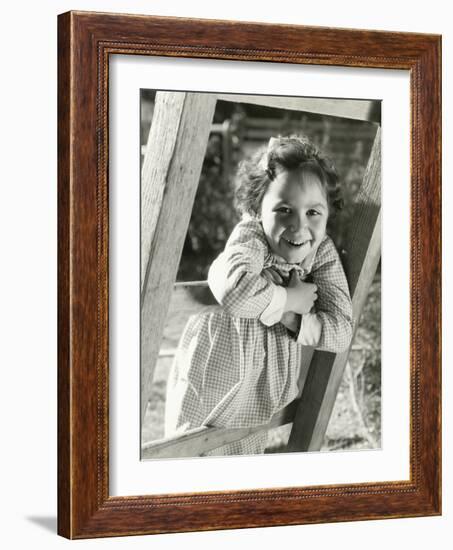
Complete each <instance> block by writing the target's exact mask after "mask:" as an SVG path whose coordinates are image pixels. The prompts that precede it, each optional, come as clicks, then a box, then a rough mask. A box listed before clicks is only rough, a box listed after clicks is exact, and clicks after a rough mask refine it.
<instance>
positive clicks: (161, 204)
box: [141, 92, 381, 459]
mask: <svg viewBox="0 0 453 550" xmlns="http://www.w3.org/2000/svg"><path fill="white" fill-rule="evenodd" d="M218 99H221V100H224V101H235V102H241V103H253V104H259V105H263V106H268V107H274V108H282V109H283V108H284V109H293V110H298V111H303V112H312V113H319V114H325V115H332V116H337V117H345V118H352V119H358V120H367V121H372V122H373V118H374V108H373V107H374V104H375V102H372V101H353V100H336V99H333V100H324V99H323V100H319V99H314V98H284V97H270V96H266V97H264V96H240V95H214V94H202V93H186V92H157V94H156V101H155V108H154V114H153V120H152V125H151V130H150V133H149V138H148V143H147V146H146V149H145V158H144V163H143V169H142V207H141V208H142V210H141V216H142V242H141V257H142V266H141V327H142V328H141V415H142V421H143V419H144V414H145V410H146V405H147V403H148V400H149V396H150V393H151V386H152V382H153V374H154V368H155V365H156V361H157V358H158V354H159V348H160V343H161V340H162V335H163V329H164V324H165V319H166V317H167V311H168V307H169V304H170V299H171V296H172V293H173V292H174V287H175V278H176V273H177V270H178V264H179V260H180V256H181V253H182V248H183V244H184V239H185V235H186V231H187V227H188V225H189V220H190V215H191V212H192V206H193V201H194V198H195V193H196V189H197V186H198V181H199V177H200V173H201V167H202V163H203V158H204V154H205V151H206V146H207V143H208V138H209V133H210V130H211V124H212V118H213V114H214V109H215V104H216V101H217V100H218ZM380 151H381V149H380V127H379V124H377V123H376V135H375V138H374V144H373V147H372V151H371V154H370V157H369V160H368V165H367V168H366V171H365V174H364V177H363V182H362V185H361V188H360V190H359V191H358V194H357V196H356V200H355V205H354V214H353V216H352V219H351V220H350V223H349V225H348V232H347V236H346V241H345V242H346V245H345V247H344V248H345V253H344V254H343V257H342V260H343V265H344V268H345V272H346V277H347V279H348V283H349V289H350V293H351V298H352V305H353V316H354V320H355V327H357V324H358V320H359V318H360V315H361V312H362V309H363V306H364V303H365V299H366V296H367V293H368V290H369V288H370V285H371V282H372V280H373V277H374V275H375V272H376V268H377V265H378V263H379V259H380V255H381V224H380V220H381V216H380V204H381V201H380V176H381V156H380ZM200 284H203V282H201V283H200ZM178 286H179V287H180V289H179V291H184V284H182V285H178ZM193 313H196V311H194V312H193ZM348 354H349V350H348V351H345V352H343V353H338V354H335V353H331V352H326V351H320V350H315V349H313V348H306V350H305V353H303V354H302V355H303V360H302V364H301V368H300V380H299V387H300V388H301V393H300V396H299V397H298V398H297V399H296V400H295V401H293V402H292V403H291V404H290V405H288V406H287V407H286V408H285V409H283V410H282V411H279V412H278V413H277V414H276V415H275V416H274V417H273V418H272V420H271V421H270V422H269V423H268V424H265V425H262V426H255V427H253V428H235V429H227V428H213V427H200V428H196V429H193V430H190V431H188V432H186V433H184V434H183V435H179V436H176V437H172V438H167V439H162V440H158V441H151V442H146V441H142V452H141V457H142V459H147V458H158V457H188V456H199V455H201V454H202V453H205V452H206V451H209V450H212V449H215V448H217V447H220V446H222V445H225V444H226V443H231V442H233V441H237V440H240V439H243V438H244V437H247V436H249V435H251V434H253V433H256V432H258V431H262V430H269V429H271V428H275V427H277V426H282V425H284V424H289V423H292V429H291V434H290V437H289V442H288V447H287V450H288V451H316V450H319V449H320V448H321V445H322V443H323V439H324V435H325V433H326V430H327V425H328V422H329V419H330V416H331V413H332V409H333V406H334V403H335V399H336V396H337V393H338V389H339V386H340V382H341V379H342V376H343V372H344V369H345V366H346V362H347V358H348Z"/></svg>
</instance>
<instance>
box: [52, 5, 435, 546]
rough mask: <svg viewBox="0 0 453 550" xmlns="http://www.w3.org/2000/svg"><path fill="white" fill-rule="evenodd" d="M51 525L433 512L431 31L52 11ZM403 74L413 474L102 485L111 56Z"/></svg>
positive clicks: (166, 524)
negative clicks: (146, 490)
mask: <svg viewBox="0 0 453 550" xmlns="http://www.w3.org/2000/svg"><path fill="white" fill-rule="evenodd" d="M58 25H59V26H58V46H59V62H58V63H59V65H58V69H59V74H58V87H59V96H58V99H59V102H58V117H59V122H58V154H59V164H58V257H59V274H58V294H59V298H58V331H59V339H58V411H59V412H58V532H59V534H61V535H63V536H65V537H68V538H89V537H102V536H120V535H132V534H151V533H164V532H181V531H198V530H209V529H229V528H243V527H260V526H270V525H293V524H303V523H321V522H332V521H353V520H363V519H379V518H391V517H415V516H428V515H438V514H440V513H441V472H440V462H441V432H440V425H441V409H440V406H441V377H440V357H441V331H440V304H441V301H440V295H441V275H440V273H441V259H440V254H441V252H440V250H441V240H440V223H441V220H440V201H441V191H440V185H441V175H440V170H441V134H440V132H441V130H440V128H441V125H440V109H441V83H440V79H441V77H440V74H441V72H440V59H441V57H440V56H441V39H440V37H439V36H435V35H427V34H412V33H391V32H377V31H362V30H342V29H332V28H313V27H303V26H291V25H263V24H256V23H238V22H228V21H207V20H193V19H179V18H165V17H148V16H135V15H113V14H100V13H88V12H69V13H65V14H63V15H60V16H59V22H58ZM112 54H121V55H144V56H170V57H189V58H201V59H206V58H208V59H227V60H237V61H244V60H248V61H256V62H260V61H272V62H282V63H299V64H315V65H325V66H347V67H371V68H383V69H389V70H390V69H403V70H407V71H410V95H411V135H410V140H411V161H410V163H411V234H410V239H411V261H410V292H411V297H410V304H411V305H410V308H411V311H410V394H411V395H410V418H411V425H410V479H409V480H407V481H406V480H402V481H388V482H379V483H360V484H357V483H356V484H342V485H331V486H315V487H291V488H283V489H282V488H275V489H256V490H234V491H233V490H231V491H223V492H204V493H191V494H162V495H137V496H124V497H118V496H110V494H109V466H108V465H109V422H108V418H109V399H108V395H109V392H108V388H109V338H108V335H109V286H108V281H109V273H108V265H109V257H108V245H109V234H108V226H109V206H108V197H109V188H108V142H109V134H108V131H109V127H108V90H109V56H110V55H112Z"/></svg>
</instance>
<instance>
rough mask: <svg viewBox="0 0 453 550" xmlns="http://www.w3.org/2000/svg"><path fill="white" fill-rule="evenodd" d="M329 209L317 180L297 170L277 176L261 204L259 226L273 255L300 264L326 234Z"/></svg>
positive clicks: (311, 175)
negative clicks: (260, 225)
mask: <svg viewBox="0 0 453 550" xmlns="http://www.w3.org/2000/svg"><path fill="white" fill-rule="evenodd" d="M328 216H329V208H328V204H327V200H326V196H325V193H324V190H323V188H322V184H321V182H320V180H319V178H318V177H317V176H316V175H315V174H311V173H309V172H305V173H303V174H302V173H301V172H300V171H299V170H294V171H291V172H280V173H279V174H278V175H277V177H276V178H275V179H274V180H273V181H272V182H271V183H270V185H269V187H268V189H267V191H266V193H265V194H264V196H263V201H262V203H261V216H260V220H261V224H262V226H263V229H264V234H265V235H266V239H267V241H268V243H269V246H270V248H271V250H272V252H273V253H274V254H275V255H276V256H279V257H280V258H283V259H284V260H285V261H286V262H289V263H301V262H302V261H303V260H304V259H305V258H306V257H307V256H308V255H309V254H310V252H314V251H315V250H316V249H317V248H318V246H319V245H320V243H321V241H322V239H323V238H324V236H325V234H326V225H327V218H328Z"/></svg>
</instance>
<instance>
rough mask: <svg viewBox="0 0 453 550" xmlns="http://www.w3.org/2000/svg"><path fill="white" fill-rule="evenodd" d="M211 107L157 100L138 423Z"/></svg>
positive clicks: (147, 178)
mask: <svg viewBox="0 0 453 550" xmlns="http://www.w3.org/2000/svg"><path fill="white" fill-rule="evenodd" d="M215 104H216V97H215V95H212V94H193V93H185V92H171V93H170V92H158V93H157V94H156V104H155V108H154V115H153V121H152V124H151V129H150V133H149V138H148V144H147V147H146V154H145V159H144V164H143V170H142V192H141V199H142V204H141V216H142V219H141V229H142V235H141V262H142V263H141V415H142V416H141V417H142V419H143V418H144V413H145V410H146V405H147V403H148V398H149V395H150V389H151V384H152V380H153V372H154V366H155V363H156V359H157V355H158V352H159V346H160V341H161V338H162V332H163V326H164V322H165V318H166V314H167V309H168V305H169V301H170V297H171V292H172V289H173V284H174V282H175V278H176V272H177V268H178V264H179V260H180V256H181V253H182V248H183V244H184V238H185V235H186V231H187V227H188V225H189V220H190V215H191V212H192V205H193V201H194V198H195V193H196V190H197V186H198V181H199V178H200V173H201V167H202V164H203V159H204V155H205V152H206V146H207V143H208V138H209V132H210V128H211V123H212V118H213V115H214V108H215Z"/></svg>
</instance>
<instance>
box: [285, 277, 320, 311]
mask: <svg viewBox="0 0 453 550" xmlns="http://www.w3.org/2000/svg"><path fill="white" fill-rule="evenodd" d="M317 290H318V287H317V286H316V285H315V284H313V283H305V282H303V281H301V280H300V279H299V277H298V275H297V273H296V271H295V270H294V271H292V272H291V278H290V280H289V285H288V287H287V289H286V291H287V298H286V304H285V309H284V311H285V312H287V311H292V312H294V313H299V314H300V315H303V314H304V313H309V312H310V311H311V308H312V307H313V305H314V303H315V302H316V300H317V299H318V295H317V294H316V291H317Z"/></svg>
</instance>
